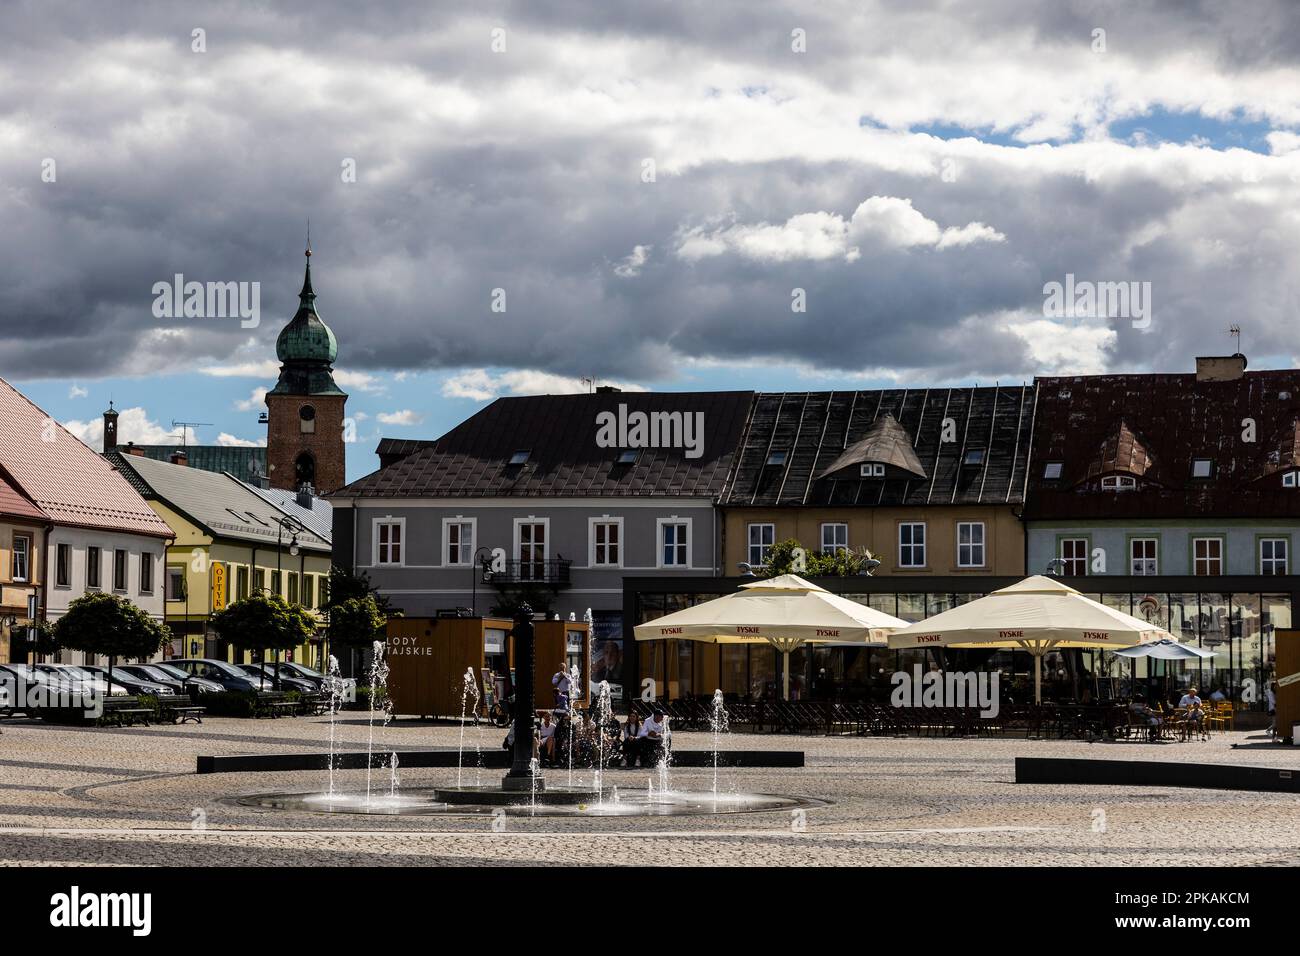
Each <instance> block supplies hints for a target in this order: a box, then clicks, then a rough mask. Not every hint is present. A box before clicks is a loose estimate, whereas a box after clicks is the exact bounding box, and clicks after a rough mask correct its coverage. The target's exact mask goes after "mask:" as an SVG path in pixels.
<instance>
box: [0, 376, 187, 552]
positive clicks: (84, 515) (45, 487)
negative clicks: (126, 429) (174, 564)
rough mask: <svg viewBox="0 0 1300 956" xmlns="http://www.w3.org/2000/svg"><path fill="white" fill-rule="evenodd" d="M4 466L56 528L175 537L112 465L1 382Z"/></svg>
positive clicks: (0, 457)
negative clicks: (60, 526) (69, 527)
mask: <svg viewBox="0 0 1300 956" xmlns="http://www.w3.org/2000/svg"><path fill="white" fill-rule="evenodd" d="M0 422H3V423H4V427H2V428H0V467H3V468H4V471H5V473H6V474H7V475H8V476H9V479H10V480H11V481H12V482H13V484H14V486H15V487H16V488H18V489H19V490H20V491H21V492H22V493H23V495H24V496H25V497H26V498H28V499H29V500H31V501H34V502H35V503H36V505H37V506H38V507H39V508H40V509H41V510H42V511H43V512H45V514H47V515H49V516H50V520H51V521H52V522H54V523H55V524H66V525H75V526H78V527H83V528H99V529H103V530H108V531H121V532H124V533H127V534H146V535H152V536H154V537H159V538H167V537H171V533H172V532H171V529H170V528H168V527H167V525H166V523H165V522H164V521H163V520H162V519H161V518H159V517H158V515H157V514H155V513H154V510H153V509H152V508H150V507H149V505H148V503H146V502H145V501H144V499H143V498H141V497H140V495H139V494H137V493H136V491H135V489H133V488H132V487H131V486H130V485H129V484H128V483H127V482H126V481H125V480H123V478H122V476H121V475H119V474H118V473H117V472H116V471H114V470H113V466H112V465H110V464H109V463H108V462H107V461H105V460H104V459H103V458H101V457H100V456H99V455H97V454H96V453H95V452H93V451H91V450H90V449H89V448H87V447H86V446H85V445H84V444H82V442H81V441H80V440H79V439H77V438H76V437H75V436H74V435H73V434H72V433H71V432H69V431H68V430H67V429H65V428H64V427H63V426H62V425H60V424H59V423H58V422H56V421H55V420H54V419H52V418H50V416H49V415H47V414H46V413H45V412H44V411H43V410H42V409H40V408H38V407H37V406H36V405H34V404H32V402H31V400H30V399H28V398H27V396H25V395H23V394H22V393H21V392H19V391H18V390H17V389H15V388H14V387H13V386H12V385H10V384H9V383H8V382H5V381H3V380H0Z"/></svg>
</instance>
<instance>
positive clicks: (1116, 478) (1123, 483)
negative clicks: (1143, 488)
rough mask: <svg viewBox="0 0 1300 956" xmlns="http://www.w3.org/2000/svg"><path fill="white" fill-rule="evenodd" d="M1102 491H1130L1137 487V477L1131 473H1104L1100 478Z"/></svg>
mask: <svg viewBox="0 0 1300 956" xmlns="http://www.w3.org/2000/svg"><path fill="white" fill-rule="evenodd" d="M1101 487H1102V490H1103V491H1132V490H1133V489H1134V488H1136V487H1137V479H1135V478H1134V477H1133V476H1132V475H1106V476H1105V477H1104V478H1102V479H1101Z"/></svg>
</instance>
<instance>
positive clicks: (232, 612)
mask: <svg viewBox="0 0 1300 956" xmlns="http://www.w3.org/2000/svg"><path fill="white" fill-rule="evenodd" d="M212 627H213V629H215V630H216V632H217V633H218V634H220V635H221V638H222V640H225V641H229V642H230V643H231V644H234V645H235V646H236V647H238V648H241V649H243V650H249V651H256V650H260V651H265V650H268V649H270V650H274V651H287V650H289V649H290V648H294V647H297V646H298V645H299V644H302V643H303V642H305V641H306V640H307V639H308V638H309V637H311V636H312V635H313V634H315V633H316V619H315V618H314V617H313V616H312V615H311V612H309V611H308V610H307V609H306V608H304V607H302V606H301V605H299V604H290V603H288V602H287V601H286V600H285V599H284V598H282V597H280V595H278V594H265V593H263V592H260V591H259V592H258V593H256V594H250V595H249V596H248V597H246V598H244V600H242V601H236V602H235V603H233V604H229V605H227V606H226V607H225V608H224V609H222V610H220V611H218V612H216V613H215V614H213V615H212Z"/></svg>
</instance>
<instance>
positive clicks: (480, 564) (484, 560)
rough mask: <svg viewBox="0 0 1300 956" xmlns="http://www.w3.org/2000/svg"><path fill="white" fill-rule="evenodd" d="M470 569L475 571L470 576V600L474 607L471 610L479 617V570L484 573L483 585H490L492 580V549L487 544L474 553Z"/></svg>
mask: <svg viewBox="0 0 1300 956" xmlns="http://www.w3.org/2000/svg"><path fill="white" fill-rule="evenodd" d="M485 552H486V553H485ZM480 555H482V557H480ZM470 567H471V569H473V574H472V575H471V576H470V586H469V594H470V598H469V600H470V604H472V605H473V607H472V608H471V610H472V611H473V612H474V616H475V617H478V575H479V569H480V568H482V571H483V583H484V584H488V583H490V582H491V580H492V549H491V548H489V547H488V546H487V545H486V544H485V545H482V546H481V547H480V548H479V549H478V550H477V551H475V552H474V560H473V561H471V562H470Z"/></svg>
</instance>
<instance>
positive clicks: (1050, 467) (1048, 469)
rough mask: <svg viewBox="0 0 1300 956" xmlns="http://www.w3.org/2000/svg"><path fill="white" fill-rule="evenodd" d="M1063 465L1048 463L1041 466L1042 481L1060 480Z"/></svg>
mask: <svg viewBox="0 0 1300 956" xmlns="http://www.w3.org/2000/svg"><path fill="white" fill-rule="evenodd" d="M1063 464H1064V463H1063V462H1059V461H1049V462H1048V463H1047V464H1046V465H1044V466H1043V480H1044V481H1056V480H1057V479H1058V478H1060V477H1061V468H1062V467H1063Z"/></svg>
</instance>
